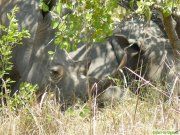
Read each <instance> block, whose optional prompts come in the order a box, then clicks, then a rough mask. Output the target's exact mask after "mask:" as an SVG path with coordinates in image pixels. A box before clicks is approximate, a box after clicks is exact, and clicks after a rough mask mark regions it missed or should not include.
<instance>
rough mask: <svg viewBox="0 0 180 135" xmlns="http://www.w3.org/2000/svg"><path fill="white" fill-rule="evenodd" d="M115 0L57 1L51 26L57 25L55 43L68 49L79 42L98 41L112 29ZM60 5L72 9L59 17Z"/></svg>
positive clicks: (55, 26) (115, 6)
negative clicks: (67, 13) (68, 13)
mask: <svg viewBox="0 0 180 135" xmlns="http://www.w3.org/2000/svg"><path fill="white" fill-rule="evenodd" d="M117 2H118V1H117V0H113V1H111V0H86V1H84V0H80V1H73V2H72V1H60V0H59V2H58V4H57V6H56V8H55V13H56V18H55V20H54V21H53V23H52V24H53V28H57V27H58V32H57V39H56V44H59V45H60V47H61V48H65V49H66V50H68V51H70V50H72V49H75V48H76V46H77V45H78V44H79V43H80V42H81V43H90V42H99V41H102V40H103V39H104V38H105V37H107V36H110V35H111V34H112V30H113V20H112V13H113V10H114V9H115V8H117V6H118V4H117ZM62 7H66V8H68V9H71V10H72V11H73V13H72V14H70V15H66V16H63V17H60V15H61V9H62Z"/></svg>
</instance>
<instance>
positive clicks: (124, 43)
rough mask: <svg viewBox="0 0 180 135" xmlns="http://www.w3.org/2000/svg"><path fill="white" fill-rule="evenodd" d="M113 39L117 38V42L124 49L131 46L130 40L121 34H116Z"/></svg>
mask: <svg viewBox="0 0 180 135" xmlns="http://www.w3.org/2000/svg"><path fill="white" fill-rule="evenodd" d="M113 37H114V38H115V40H116V42H117V43H118V44H119V45H121V47H122V48H125V47H127V46H128V45H130V43H129V41H128V39H127V38H126V37H125V36H124V35H121V34H114V35H113Z"/></svg>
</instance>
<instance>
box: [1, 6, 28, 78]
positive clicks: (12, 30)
mask: <svg viewBox="0 0 180 135" xmlns="http://www.w3.org/2000/svg"><path fill="white" fill-rule="evenodd" d="M17 11H18V8H17V7H15V8H14V9H13V11H12V12H11V13H9V14H8V15H7V16H8V19H9V26H8V27H7V28H6V27H5V26H2V25H0V31H1V33H3V35H2V36H1V38H0V54H1V55H0V56H1V57H0V78H3V76H4V75H5V74H8V72H9V71H10V70H11V69H12V63H11V62H10V59H11V58H12V56H11V53H12V49H13V48H14V47H15V45H17V44H22V43H21V40H22V39H23V38H28V37H30V35H29V33H28V31H27V30H24V29H23V30H22V31H21V32H19V30H18V22H17V20H16V18H15V14H16V12H17Z"/></svg>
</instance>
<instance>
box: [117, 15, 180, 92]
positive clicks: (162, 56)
mask: <svg viewBox="0 0 180 135" xmlns="http://www.w3.org/2000/svg"><path fill="white" fill-rule="evenodd" d="M115 32H116V33H121V34H123V35H125V36H126V37H127V38H128V40H129V41H130V42H132V43H137V44H138V45H139V46H141V48H142V51H143V52H144V54H143V55H141V56H140V57H141V62H142V65H143V67H142V75H143V76H144V77H145V79H147V80H150V81H154V82H155V81H158V82H162V81H165V82H168V84H167V89H168V91H169V92H168V93H171V91H172V87H173V84H174V82H175V79H177V86H176V88H175V91H176V92H177V93H180V90H179V88H178V85H179V73H180V67H179V66H180V63H179V62H178V63H176V64H174V57H173V50H172V48H171V45H170V43H169V41H168V39H166V38H164V37H163V33H162V32H161V30H160V29H159V27H158V26H157V25H156V24H155V23H153V22H152V21H150V24H146V22H145V21H143V19H140V18H131V19H127V20H125V21H124V22H121V23H120V25H119V26H118V28H117V29H116V31H115Z"/></svg>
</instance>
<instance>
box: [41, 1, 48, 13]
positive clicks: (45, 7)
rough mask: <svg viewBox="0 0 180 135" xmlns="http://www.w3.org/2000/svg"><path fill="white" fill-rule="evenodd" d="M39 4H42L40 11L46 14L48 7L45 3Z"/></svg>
mask: <svg viewBox="0 0 180 135" xmlns="http://www.w3.org/2000/svg"><path fill="white" fill-rule="evenodd" d="M41 4H42V5H41V9H42V10H43V11H44V12H48V11H49V7H48V5H46V3H45V2H42V3H41Z"/></svg>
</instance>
